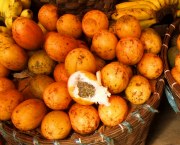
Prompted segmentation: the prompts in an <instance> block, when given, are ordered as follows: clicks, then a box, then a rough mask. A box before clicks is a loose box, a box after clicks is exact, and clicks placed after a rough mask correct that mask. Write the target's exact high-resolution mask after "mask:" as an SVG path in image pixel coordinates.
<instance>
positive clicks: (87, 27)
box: [82, 10, 109, 38]
mask: <svg viewBox="0 0 180 145" xmlns="http://www.w3.org/2000/svg"><path fill="white" fill-rule="evenodd" d="M108 26H109V20H108V17H107V15H106V14H105V13H103V12H102V11H99V10H90V11H88V12H87V13H86V14H85V15H84V16H83V18H82V29H83V32H84V34H85V35H86V36H87V37H89V38H92V37H93V35H94V34H95V33H96V32H98V31H99V30H101V29H106V30H107V29H108Z"/></svg>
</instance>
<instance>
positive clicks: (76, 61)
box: [65, 48, 96, 75]
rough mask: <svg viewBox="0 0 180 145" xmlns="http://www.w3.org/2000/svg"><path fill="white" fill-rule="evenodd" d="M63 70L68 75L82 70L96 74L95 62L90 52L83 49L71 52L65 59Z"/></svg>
mask: <svg viewBox="0 0 180 145" xmlns="http://www.w3.org/2000/svg"><path fill="white" fill-rule="evenodd" d="M65 69H66V71H67V73H68V75H71V74H73V73H74V72H76V71H79V70H84V71H89V72H92V73H95V72H96V60H95V57H94V55H93V54H92V52H91V51H89V50H88V49H85V48H76V49H73V50H71V51H70V52H69V53H68V54H67V56H66V58H65Z"/></svg>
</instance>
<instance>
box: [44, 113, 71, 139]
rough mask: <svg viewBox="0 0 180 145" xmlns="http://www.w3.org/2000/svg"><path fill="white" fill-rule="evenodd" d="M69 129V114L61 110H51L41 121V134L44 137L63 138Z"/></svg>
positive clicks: (68, 132)
mask: <svg viewBox="0 0 180 145" xmlns="http://www.w3.org/2000/svg"><path fill="white" fill-rule="evenodd" d="M70 131H71V122H70V119H69V116H68V114H67V113H66V112H63V111H51V112H49V113H48V114H46V115H45V116H44V118H43V120H42V123H41V134H42V135H43V136H44V137H45V138H46V139H52V140H55V139H64V138H66V137H67V136H68V135H69V134H70Z"/></svg>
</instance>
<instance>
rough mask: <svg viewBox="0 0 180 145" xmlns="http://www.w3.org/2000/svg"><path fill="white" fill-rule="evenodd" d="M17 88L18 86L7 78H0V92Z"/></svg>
mask: <svg viewBox="0 0 180 145" xmlns="http://www.w3.org/2000/svg"><path fill="white" fill-rule="evenodd" d="M15 88H16V86H15V84H14V82H13V81H12V80H10V79H9V78H7V77H0V92H3V91H6V90H9V89H15Z"/></svg>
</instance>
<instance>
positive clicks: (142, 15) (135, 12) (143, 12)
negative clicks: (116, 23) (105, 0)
mask: <svg viewBox="0 0 180 145" xmlns="http://www.w3.org/2000/svg"><path fill="white" fill-rule="evenodd" d="M123 15H132V16H134V17H136V18H137V19H138V20H147V19H151V18H155V11H154V10H152V9H140V8H131V9H122V10H116V12H114V13H113V14H112V15H111V18H112V19H113V20H118V19H119V18H120V17H121V16H123Z"/></svg>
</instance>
